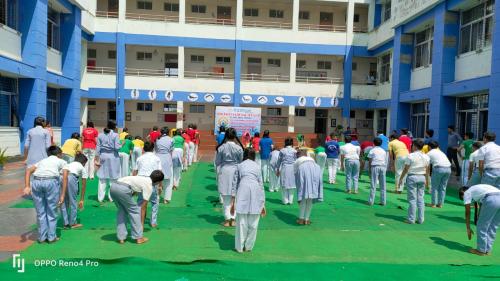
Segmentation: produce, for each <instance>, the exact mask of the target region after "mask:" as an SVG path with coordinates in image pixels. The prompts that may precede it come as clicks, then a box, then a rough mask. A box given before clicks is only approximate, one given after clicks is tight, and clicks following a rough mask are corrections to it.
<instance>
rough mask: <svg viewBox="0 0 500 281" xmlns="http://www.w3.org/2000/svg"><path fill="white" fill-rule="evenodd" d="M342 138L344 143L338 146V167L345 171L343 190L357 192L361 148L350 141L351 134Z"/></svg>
mask: <svg viewBox="0 0 500 281" xmlns="http://www.w3.org/2000/svg"><path fill="white" fill-rule="evenodd" d="M344 139H345V145H343V146H341V147H340V169H341V170H342V171H345V191H346V192H347V193H355V194H357V193H358V180H359V167H360V163H359V156H360V154H361V148H360V147H359V146H357V145H353V144H352V143H351V141H352V138H351V136H345V137H344Z"/></svg>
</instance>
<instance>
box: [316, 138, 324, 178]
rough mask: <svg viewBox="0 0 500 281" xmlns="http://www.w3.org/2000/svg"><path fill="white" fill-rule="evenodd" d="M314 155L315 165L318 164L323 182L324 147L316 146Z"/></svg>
mask: <svg viewBox="0 0 500 281" xmlns="http://www.w3.org/2000/svg"><path fill="white" fill-rule="evenodd" d="M314 155H315V160H316V164H318V165H319V167H320V169H321V180H322V181H323V173H324V172H325V166H326V158H327V155H326V149H325V147H324V146H323V145H318V146H317V147H316V148H315V149H314Z"/></svg>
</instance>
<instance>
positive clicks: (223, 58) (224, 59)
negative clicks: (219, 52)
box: [215, 57, 231, 64]
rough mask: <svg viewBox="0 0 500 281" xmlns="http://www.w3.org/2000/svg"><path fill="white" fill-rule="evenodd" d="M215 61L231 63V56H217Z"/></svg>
mask: <svg viewBox="0 0 500 281" xmlns="http://www.w3.org/2000/svg"><path fill="white" fill-rule="evenodd" d="M215 63H218V64H228V63H231V57H215Z"/></svg>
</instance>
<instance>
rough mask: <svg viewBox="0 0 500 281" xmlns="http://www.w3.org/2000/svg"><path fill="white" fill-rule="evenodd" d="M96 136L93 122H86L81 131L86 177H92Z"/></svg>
mask: <svg viewBox="0 0 500 281" xmlns="http://www.w3.org/2000/svg"><path fill="white" fill-rule="evenodd" d="M97 136H99V132H98V131H97V130H96V129H95V128H94V123H93V122H90V121H89V122H87V127H86V128H85V129H83V131H82V140H83V145H82V150H83V155H85V156H86V157H87V163H86V164H85V169H86V170H87V175H88V177H89V178H90V179H91V180H93V179H94V168H95V165H94V158H95V148H96V145H97Z"/></svg>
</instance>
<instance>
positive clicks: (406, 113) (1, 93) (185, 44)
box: [0, 0, 500, 154]
mask: <svg viewBox="0 0 500 281" xmlns="http://www.w3.org/2000/svg"><path fill="white" fill-rule="evenodd" d="M496 5H498V4H496V3H495V2H494V1H471V0H463V1H459V0H448V1H437V0H419V1H410V0H402V1H396V2H391V1H389V0H343V1H342V0H337V1H326V0H323V1H322V0H275V1H264V0H219V1H209V0H94V1H91V0H87V1H83V0H0V23H1V25H0V38H1V39H2V40H0V62H1V63H0V82H1V83H0V87H1V88H0V108H2V114H1V116H0V143H2V144H3V146H5V147H7V148H8V149H9V154H19V153H21V152H22V146H23V142H24V140H23V137H24V133H25V132H26V131H27V130H28V129H29V128H31V127H32V122H33V119H34V117H35V116H38V115H42V116H46V117H47V119H48V120H49V121H50V122H51V124H52V127H53V128H55V131H56V133H57V135H56V142H59V143H60V142H61V140H64V139H66V138H68V137H69V136H70V134H71V133H72V132H74V131H78V130H79V128H80V125H81V124H84V123H85V122H86V121H93V122H94V123H95V124H96V125H97V126H101V127H102V126H104V125H105V124H106V122H107V121H108V120H115V121H117V123H118V126H119V127H125V126H126V127H128V128H129V130H130V131H131V133H132V134H133V135H143V134H144V133H145V132H146V131H147V130H149V128H150V127H152V126H153V125H157V126H169V127H175V126H177V127H182V126H184V125H186V124H188V123H196V124H198V128H199V129H201V130H205V131H210V130H213V129H214V112H215V107H216V106H251V107H260V108H261V109H262V115H263V118H262V127H263V128H266V129H270V130H272V131H275V132H300V133H316V134H327V133H329V132H331V131H333V130H334V129H335V127H337V126H338V125H343V126H344V127H346V126H350V127H352V128H357V129H358V131H359V133H360V135H361V136H366V137H368V136H372V135H373V132H374V130H377V129H382V130H384V131H386V132H388V133H389V132H390V131H391V130H393V129H399V128H403V127H407V128H410V129H411V131H412V132H413V134H414V135H415V136H417V137H422V136H423V132H424V131H425V129H427V128H432V129H434V130H435V131H436V134H437V137H438V138H439V140H440V141H442V143H443V144H446V128H447V126H448V125H450V124H452V125H456V126H457V128H458V131H459V132H460V133H464V132H466V131H467V132H468V131H472V132H474V133H475V134H476V135H479V134H482V132H484V131H485V130H487V129H488V130H493V131H495V132H497V133H500V122H495V120H498V121H500V116H499V114H500V113H498V112H495V111H494V110H489V105H490V104H492V105H494V104H500V103H498V102H499V100H500V93H499V92H500V79H498V78H500V77H498V78H497V77H496V76H497V75H499V76H500V64H499V63H495V61H497V60H500V53H499V52H500V50H499V48H494V47H493V46H495V45H500V41H499V40H500V37H499V36H497V35H496V34H495V33H496V31H497V30H498V28H497V27H496V25H497V24H496V23H495V21H494V17H495V11H496ZM497 81H498V82H497ZM4 112H6V113H5V114H4ZM1 147H2V146H1V145H0V148H1Z"/></svg>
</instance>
